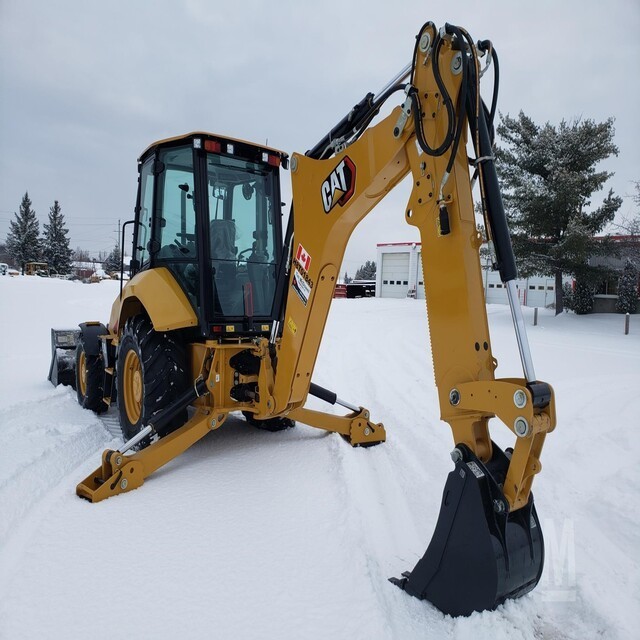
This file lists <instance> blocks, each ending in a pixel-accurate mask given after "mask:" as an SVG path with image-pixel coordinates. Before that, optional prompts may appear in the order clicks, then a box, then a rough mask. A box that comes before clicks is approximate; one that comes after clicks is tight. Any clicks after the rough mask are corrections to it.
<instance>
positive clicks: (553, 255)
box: [496, 112, 622, 314]
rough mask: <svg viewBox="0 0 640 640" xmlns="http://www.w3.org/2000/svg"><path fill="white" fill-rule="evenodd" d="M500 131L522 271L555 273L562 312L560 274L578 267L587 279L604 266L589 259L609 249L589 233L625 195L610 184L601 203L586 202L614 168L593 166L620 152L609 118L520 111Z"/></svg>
mask: <svg viewBox="0 0 640 640" xmlns="http://www.w3.org/2000/svg"><path fill="white" fill-rule="evenodd" d="M498 133H499V134H500V136H501V137H502V139H503V140H504V146H503V147H502V148H498V149H496V160H497V168H498V173H499V177H500V181H501V184H502V189H503V196H504V204H505V209H506V211H507V215H508V217H509V224H510V227H511V231H512V234H513V247H514V252H515V254H516V259H517V261H518V268H519V271H520V274H521V275H522V276H523V277H530V276H532V275H536V274H538V275H553V276H555V282H556V287H555V288H556V314H557V313H560V312H561V311H562V306H563V296H562V275H563V274H567V275H573V276H575V277H576V279H577V277H578V275H580V278H581V279H582V280H583V281H585V282H584V284H585V286H587V287H590V285H591V283H592V282H593V281H596V280H599V279H603V278H604V277H605V276H606V274H605V273H604V272H603V270H602V269H601V268H600V269H599V268H597V267H590V266H589V265H588V259H589V258H591V257H594V256H597V255H609V254H611V253H613V252H614V250H613V248H612V244H611V243H608V242H602V241H598V240H595V239H594V236H595V235H596V234H597V233H598V232H600V231H601V230H602V229H603V228H604V227H605V226H606V225H607V224H608V223H610V222H611V221H612V220H613V218H614V216H615V213H616V211H617V210H618V208H619V207H620V205H621V204H622V199H621V198H620V197H618V196H614V195H613V192H612V191H611V190H610V191H609V193H608V195H607V196H606V197H605V198H604V199H603V201H602V204H601V205H600V206H599V207H595V208H594V207H592V205H591V198H592V195H593V194H594V193H595V192H597V191H600V190H601V189H602V188H603V186H604V184H605V182H606V181H607V180H608V179H609V178H610V177H611V176H612V175H613V174H611V173H609V172H607V171H597V170H596V166H597V164H598V163H599V162H601V161H603V160H606V159H607V158H609V157H610V156H611V155H617V154H618V148H617V147H616V146H615V144H614V143H613V135H614V128H613V119H609V120H606V121H605V122H602V123H596V122H594V121H593V120H583V121H580V120H576V121H573V122H570V123H568V122H566V121H564V120H563V121H562V122H561V123H560V125H559V126H557V127H556V126H552V125H551V124H549V123H547V124H545V125H544V126H539V125H537V124H535V123H534V122H533V120H531V118H529V117H528V116H526V115H525V114H524V113H523V112H520V114H519V115H518V117H517V118H511V117H509V116H508V115H507V116H505V117H503V118H502V123H501V124H500V126H499V127H498ZM587 281H588V282H587ZM576 293H577V292H576Z"/></svg>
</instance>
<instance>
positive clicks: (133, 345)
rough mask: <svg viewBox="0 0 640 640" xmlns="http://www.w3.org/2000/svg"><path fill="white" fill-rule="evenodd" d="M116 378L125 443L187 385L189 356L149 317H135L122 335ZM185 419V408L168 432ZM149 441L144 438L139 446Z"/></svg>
mask: <svg viewBox="0 0 640 640" xmlns="http://www.w3.org/2000/svg"><path fill="white" fill-rule="evenodd" d="M116 378H117V388H118V413H119V416H120V428H121V429H122V435H123V437H124V440H125V442H126V441H127V440H130V439H131V438H133V436H135V435H136V434H137V433H138V432H139V431H140V430H141V429H142V428H143V427H144V426H146V425H147V424H148V423H149V421H150V420H151V417H152V416H153V415H154V414H155V413H158V411H161V410H162V409H165V408H166V407H167V406H169V405H170V404H171V403H172V402H173V401H174V400H175V399H176V398H177V397H178V396H179V395H180V394H181V393H182V392H183V391H184V390H185V389H186V388H187V386H188V384H189V381H188V378H187V366H186V355H185V353H184V350H183V348H182V346H181V345H180V344H179V343H178V342H177V341H176V340H175V339H174V338H173V337H172V336H171V334H169V333H158V332H156V331H154V329H153V326H152V325H151V322H149V320H147V318H146V317H144V316H136V317H135V318H131V319H129V320H128V321H127V324H126V325H125V328H124V331H123V333H122V337H121V338H120V345H119V347H118V359H117V364H116ZM186 421H187V412H186V410H185V411H183V412H182V413H180V414H178V416H176V417H175V418H174V419H173V421H172V423H171V425H170V428H169V431H175V430H176V429H178V428H179V427H181V426H182V425H183V424H184V423H185V422H186ZM149 444H150V440H149V439H148V438H145V439H144V440H143V441H142V442H141V443H140V445H139V447H138V448H144V447H146V446H148V445H149Z"/></svg>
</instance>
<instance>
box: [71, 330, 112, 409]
mask: <svg viewBox="0 0 640 640" xmlns="http://www.w3.org/2000/svg"><path fill="white" fill-rule="evenodd" d="M83 368H84V369H85V372H84V373H83ZM83 375H84V384H83V383H82V376H83ZM83 387H84V391H83ZM76 395H77V397H78V404H79V405H80V406H81V407H84V408H85V409H90V410H91V411H95V413H104V412H105V411H106V410H107V409H108V408H109V407H108V406H107V404H106V403H105V402H104V362H103V359H102V354H99V355H97V356H90V355H89V354H87V352H86V351H85V346H84V340H83V338H82V335H80V337H79V339H78V344H77V345H76Z"/></svg>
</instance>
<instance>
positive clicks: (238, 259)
mask: <svg viewBox="0 0 640 640" xmlns="http://www.w3.org/2000/svg"><path fill="white" fill-rule="evenodd" d="M249 251H253V247H249V248H248V249H243V250H242V251H241V252H240V253H239V254H238V257H237V258H236V266H238V267H239V266H240V261H241V258H242V255H243V254H245V253H248V252H249Z"/></svg>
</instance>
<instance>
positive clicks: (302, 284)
mask: <svg viewBox="0 0 640 640" xmlns="http://www.w3.org/2000/svg"><path fill="white" fill-rule="evenodd" d="M291 286H292V287H293V290H294V291H295V292H296V293H297V294H298V297H299V298H300V300H302V304H304V306H305V307H306V306H307V302H309V295H310V294H311V286H310V285H309V283H308V282H307V281H306V280H305V279H304V278H303V276H302V274H301V273H300V272H299V271H298V270H297V269H294V271H293V282H292V283H291Z"/></svg>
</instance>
